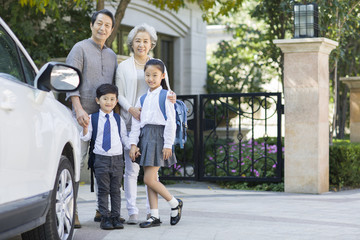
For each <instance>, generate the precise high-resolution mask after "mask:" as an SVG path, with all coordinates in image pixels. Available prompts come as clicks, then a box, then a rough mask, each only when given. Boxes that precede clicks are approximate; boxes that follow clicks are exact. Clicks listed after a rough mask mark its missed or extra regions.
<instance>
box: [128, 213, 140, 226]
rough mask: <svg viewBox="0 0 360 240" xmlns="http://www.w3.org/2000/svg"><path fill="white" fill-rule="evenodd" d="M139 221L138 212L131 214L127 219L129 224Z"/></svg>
mask: <svg viewBox="0 0 360 240" xmlns="http://www.w3.org/2000/svg"><path fill="white" fill-rule="evenodd" d="M138 222H139V221H138V215H137V214H131V215H130V217H129V220H128V221H127V224H129V225H135V224H137V223H138Z"/></svg>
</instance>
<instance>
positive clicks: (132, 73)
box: [115, 56, 170, 130]
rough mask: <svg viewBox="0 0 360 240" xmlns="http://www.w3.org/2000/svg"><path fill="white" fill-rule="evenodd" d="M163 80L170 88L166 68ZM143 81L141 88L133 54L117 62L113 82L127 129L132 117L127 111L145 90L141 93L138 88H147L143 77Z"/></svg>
mask: <svg viewBox="0 0 360 240" xmlns="http://www.w3.org/2000/svg"><path fill="white" fill-rule="evenodd" d="M165 80H166V84H167V86H168V89H170V84H169V77H168V74H167V71H166V69H165ZM143 81H144V84H145V86H146V88H142V87H141V86H139V85H138V74H137V69H136V66H135V61H134V57H133V56H131V57H130V58H128V59H126V60H125V61H122V62H121V63H120V64H119V66H118V68H117V70H116V75H115V84H116V86H117V87H118V88H119V104H120V106H121V108H122V109H121V111H120V115H121V116H122V117H123V119H124V121H125V123H126V126H127V128H128V130H129V129H130V126H131V118H132V115H131V114H130V113H129V108H130V107H133V106H135V104H136V100H137V99H138V98H139V96H141V95H143V94H145V93H146V91H144V92H143V93H142V94H141V92H140V91H138V89H139V88H141V89H146V90H147V89H148V87H147V85H146V83H145V78H144V79H143ZM138 92H139V93H140V95H138Z"/></svg>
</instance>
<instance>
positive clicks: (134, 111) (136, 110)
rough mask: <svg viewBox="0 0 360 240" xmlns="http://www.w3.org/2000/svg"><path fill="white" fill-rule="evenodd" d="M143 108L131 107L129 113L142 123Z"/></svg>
mask: <svg viewBox="0 0 360 240" xmlns="http://www.w3.org/2000/svg"><path fill="white" fill-rule="evenodd" d="M140 112H141V108H135V107H130V108H129V113H130V114H131V115H132V116H133V117H134V118H135V119H136V120H138V121H140Z"/></svg>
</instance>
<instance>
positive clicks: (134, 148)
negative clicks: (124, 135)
mask: <svg viewBox="0 0 360 240" xmlns="http://www.w3.org/2000/svg"><path fill="white" fill-rule="evenodd" d="M140 155H141V153H140V149H139V148H138V147H137V146H136V145H131V148H130V152H129V156H130V158H131V161H133V162H135V159H136V158H137V157H138V156H140Z"/></svg>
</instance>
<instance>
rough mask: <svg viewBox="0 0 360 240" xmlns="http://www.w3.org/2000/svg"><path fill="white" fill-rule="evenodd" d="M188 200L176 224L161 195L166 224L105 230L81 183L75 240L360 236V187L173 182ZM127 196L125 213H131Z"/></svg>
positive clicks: (178, 193) (174, 190)
mask: <svg viewBox="0 0 360 240" xmlns="http://www.w3.org/2000/svg"><path fill="white" fill-rule="evenodd" d="M167 188H168V189H169V190H170V192H171V193H173V194H174V195H175V196H176V197H179V198H181V199H182V200H183V201H184V208H183V216H182V219H181V221H180V222H179V224H178V225H176V226H171V225H170V223H169V221H170V217H169V215H170V209H169V206H168V204H167V203H166V202H165V200H163V199H162V198H161V197H160V198H159V210H160V218H161V220H162V222H163V224H162V225H161V226H160V227H154V228H151V229H141V228H139V227H138V226H137V225H126V224H125V229H123V230H111V231H105V230H101V229H100V227H99V223H95V222H93V217H94V214H95V208H96V201H95V194H94V193H90V190H89V189H90V187H89V185H82V186H80V190H79V194H80V195H79V202H78V209H79V217H80V221H81V223H82V226H83V227H82V228H81V229H78V230H76V232H75V235H74V240H100V239H103V240H111V239H114V240H115V239H116V240H119V239H126V240H131V239H134V240H157V239H164V240H169V239H172V240H177V239H181V240H209V239H219V240H236V239H261V240H264V239H302V240H303V239H324V240H325V239H326V240H328V239H360V190H350V191H343V192H336V193H334V192H330V193H325V194H321V195H311V194H289V193H274V192H255V191H239V190H224V189H220V188H218V187H216V186H215V185H209V184H207V183H196V182H188V183H186V182H185V183H181V184H175V185H168V186H167ZM123 196H124V194H123V193H122V198H123V199H122V214H123V215H124V216H125V217H127V216H126V215H127V211H126V209H125V200H124V197H123ZM145 201H146V199H145V189H144V187H143V186H139V191H138V206H139V208H140V218H141V219H142V220H144V219H145Z"/></svg>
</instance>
